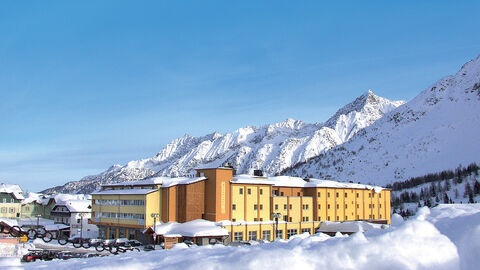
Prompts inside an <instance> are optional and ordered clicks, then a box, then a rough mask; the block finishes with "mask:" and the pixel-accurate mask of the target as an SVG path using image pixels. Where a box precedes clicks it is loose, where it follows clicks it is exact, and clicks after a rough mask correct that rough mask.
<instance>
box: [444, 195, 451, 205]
mask: <svg viewBox="0 0 480 270" xmlns="http://www.w3.org/2000/svg"><path fill="white" fill-rule="evenodd" d="M449 202H450V199H449V198H448V195H447V193H444V194H443V203H449Z"/></svg>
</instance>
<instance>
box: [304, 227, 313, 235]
mask: <svg viewBox="0 0 480 270" xmlns="http://www.w3.org/2000/svg"><path fill="white" fill-rule="evenodd" d="M302 233H308V234H312V231H311V230H310V228H303V229H302Z"/></svg>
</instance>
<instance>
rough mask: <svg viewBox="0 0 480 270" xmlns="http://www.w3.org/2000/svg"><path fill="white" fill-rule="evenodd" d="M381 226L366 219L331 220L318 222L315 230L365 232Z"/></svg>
mask: <svg viewBox="0 0 480 270" xmlns="http://www.w3.org/2000/svg"><path fill="white" fill-rule="evenodd" d="M379 228H382V224H376V223H369V222H366V221H344V222H333V221H324V222H322V223H321V224H320V226H319V227H318V229H317V231H318V232H330V233H335V232H342V233H355V232H366V231H368V230H371V229H379Z"/></svg>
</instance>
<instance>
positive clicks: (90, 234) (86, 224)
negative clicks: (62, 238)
mask: <svg viewBox="0 0 480 270" xmlns="http://www.w3.org/2000/svg"><path fill="white" fill-rule="evenodd" d="M51 216H52V218H53V220H54V221H55V223H57V224H58V223H61V224H65V225H68V226H70V236H77V235H78V236H80V235H81V236H82V237H84V238H96V237H97V236H98V228H97V226H96V225H94V224H91V216H92V205H91V201H90V200H68V201H62V202H59V203H57V204H56V205H55V206H54V207H53V209H52V212H51Z"/></svg>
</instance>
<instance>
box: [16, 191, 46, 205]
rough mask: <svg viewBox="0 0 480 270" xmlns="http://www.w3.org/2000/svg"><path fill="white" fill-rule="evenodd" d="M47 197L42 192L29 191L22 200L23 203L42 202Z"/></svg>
mask: <svg viewBox="0 0 480 270" xmlns="http://www.w3.org/2000/svg"><path fill="white" fill-rule="evenodd" d="M44 199H45V195H43V194H42V193H35V192H28V193H27V195H26V197H25V200H23V201H22V204H28V203H32V202H35V203H42V202H43V201H44Z"/></svg>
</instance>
